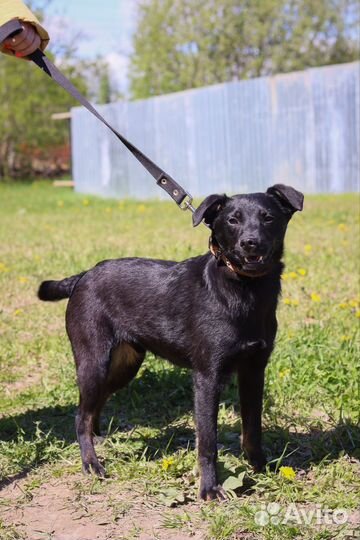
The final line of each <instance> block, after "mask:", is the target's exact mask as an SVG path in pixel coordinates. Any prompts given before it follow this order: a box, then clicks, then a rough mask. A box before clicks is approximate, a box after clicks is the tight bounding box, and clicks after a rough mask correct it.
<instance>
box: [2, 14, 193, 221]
mask: <svg viewBox="0 0 360 540" xmlns="http://www.w3.org/2000/svg"><path fill="white" fill-rule="evenodd" d="M21 31H22V26H21V24H20V22H19V21H18V20H17V19H13V20H11V21H9V22H7V23H6V24H4V25H2V26H0V44H1V43H2V42H3V41H4V40H5V39H7V38H9V37H11V36H13V35H16V34H17V33H18V32H21ZM27 58H29V59H30V60H32V61H33V62H34V63H35V64H36V65H37V66H38V67H39V68H40V69H42V70H43V71H44V72H45V73H46V74H47V75H48V76H49V77H50V78H51V79H53V80H54V81H55V82H56V83H57V84H58V85H60V86H61V87H62V88H63V89H64V90H66V92H68V93H69V94H70V95H71V96H72V97H73V98H75V99H76V100H77V101H79V103H81V105H83V106H84V107H85V108H86V109H87V110H88V111H89V112H91V113H92V114H93V115H94V116H96V118H97V119H98V120H100V122H102V123H103V124H104V125H105V126H106V127H107V128H109V129H110V131H112V132H113V134H114V135H115V136H116V137H117V138H118V139H119V140H120V141H121V142H122V143H123V144H124V145H125V146H126V148H127V149H128V150H130V152H131V153H132V155H133V156H134V157H135V158H136V159H137V160H138V161H139V162H140V163H141V165H142V166H143V167H145V169H146V170H147V171H148V172H149V173H150V174H151V176H153V177H154V178H155V180H156V183H157V185H158V186H159V187H161V188H162V189H163V190H165V191H166V193H167V194H168V195H170V197H171V198H172V199H173V200H174V201H175V202H176V204H177V205H178V207H179V208H180V209H181V210H190V211H191V212H194V211H195V208H194V207H193V205H192V202H193V198H192V196H191V195H190V193H188V192H187V191H186V190H185V189H184V188H183V187H182V186H180V184H178V183H177V182H176V181H175V180H174V179H173V178H172V177H171V176H170V175H169V174H168V173H166V172H165V171H164V170H163V169H162V168H161V167H159V166H158V165H156V163H154V162H153V161H152V160H151V159H150V158H149V157H147V156H146V155H145V154H144V153H143V152H141V150H139V149H138V148H136V146H134V145H133V144H132V143H131V142H130V141H128V140H127V139H126V138H125V137H124V136H123V135H121V133H119V132H118V131H117V130H116V129H114V128H113V127H112V126H111V125H110V124H109V123H108V122H107V121H106V120H105V118H104V117H103V116H102V115H101V114H100V113H99V112H98V111H97V110H96V109H95V108H94V107H93V106H92V105H91V103H89V101H88V100H87V99H86V98H85V97H84V96H83V95H82V94H81V93H80V92H79V91H78V90H77V88H76V87H75V86H74V85H73V84H72V83H71V82H70V81H69V79H68V78H67V77H65V75H63V74H62V73H61V71H59V70H58V68H57V67H55V66H54V64H53V63H52V62H51V61H50V60H49V58H48V57H47V56H46V55H45V53H43V52H42V51H41V50H40V49H37V50H36V51H35V52H33V53H32V54H30V55H29V56H27Z"/></svg>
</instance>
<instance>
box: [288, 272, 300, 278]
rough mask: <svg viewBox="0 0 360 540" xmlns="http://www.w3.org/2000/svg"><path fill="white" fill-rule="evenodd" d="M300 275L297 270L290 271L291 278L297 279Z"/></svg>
mask: <svg viewBox="0 0 360 540" xmlns="http://www.w3.org/2000/svg"><path fill="white" fill-rule="evenodd" d="M297 277H298V275H297V273H296V272H289V278H290V279H297Z"/></svg>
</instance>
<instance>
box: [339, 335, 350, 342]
mask: <svg viewBox="0 0 360 540" xmlns="http://www.w3.org/2000/svg"><path fill="white" fill-rule="evenodd" d="M340 341H342V342H343V343H344V342H345V341H350V336H345V335H343V336H341V338H340Z"/></svg>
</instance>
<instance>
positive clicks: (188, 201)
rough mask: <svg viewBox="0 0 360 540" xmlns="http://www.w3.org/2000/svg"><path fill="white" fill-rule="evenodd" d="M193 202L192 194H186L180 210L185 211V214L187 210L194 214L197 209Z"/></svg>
mask: <svg viewBox="0 0 360 540" xmlns="http://www.w3.org/2000/svg"><path fill="white" fill-rule="evenodd" d="M192 202H193V198H192V196H191V195H190V193H188V192H186V195H185V197H184V199H183V200H182V201H181V203H180V204H179V208H180V210H183V211H184V212H186V210H191V212H192V213H194V212H195V208H194V207H193V204H192Z"/></svg>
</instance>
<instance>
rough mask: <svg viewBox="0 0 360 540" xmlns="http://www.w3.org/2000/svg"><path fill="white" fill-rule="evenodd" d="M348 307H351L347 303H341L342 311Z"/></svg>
mask: <svg viewBox="0 0 360 540" xmlns="http://www.w3.org/2000/svg"><path fill="white" fill-rule="evenodd" d="M348 306H349V304H348V303H347V302H341V303H340V304H339V308H341V309H346V308H347V307H348Z"/></svg>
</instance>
